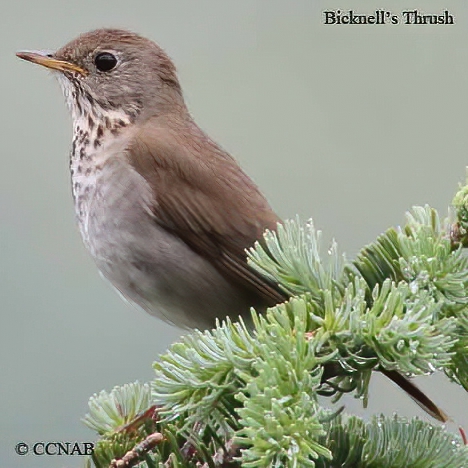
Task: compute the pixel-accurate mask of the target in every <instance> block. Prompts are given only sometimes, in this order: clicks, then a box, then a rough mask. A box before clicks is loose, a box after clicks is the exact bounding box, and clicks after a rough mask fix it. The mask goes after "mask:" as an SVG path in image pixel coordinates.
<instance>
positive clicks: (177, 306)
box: [17, 29, 287, 329]
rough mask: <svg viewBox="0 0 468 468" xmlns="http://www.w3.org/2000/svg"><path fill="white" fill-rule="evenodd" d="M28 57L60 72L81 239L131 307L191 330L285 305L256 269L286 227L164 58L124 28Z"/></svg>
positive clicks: (154, 46) (158, 49) (21, 54)
mask: <svg viewBox="0 0 468 468" xmlns="http://www.w3.org/2000/svg"><path fill="white" fill-rule="evenodd" d="M17 55H18V57H20V58H22V59H25V60H28V61H30V62H34V63H37V64H39V65H43V66H45V67H47V68H48V69H50V70H53V71H54V72H55V75H56V76H57V78H58V81H59V83H60V85H61V88H62V90H63V93H64V96H65V99H66V102H67V105H68V107H69V110H70V112H71V116H72V120H73V140H72V148H71V153H70V172H71V179H72V193H73V199H74V205H75V213H76V219H77V222H78V226H79V230H80V232H81V236H82V239H83V241H84V244H85V246H86V247H87V249H88V251H89V252H90V253H91V256H92V257H93V259H94V261H95V263H96V265H97V267H98V269H99V270H100V272H101V273H102V275H103V276H104V277H105V278H107V279H108V280H109V281H110V283H111V284H112V285H113V286H114V287H115V288H116V289H117V290H118V291H119V292H120V293H121V295H122V296H124V298H126V299H127V300H128V301H129V302H131V303H133V304H136V305H137V306H139V307H141V308H142V309H143V310H145V311H146V312H148V313H150V314H151V315H154V316H157V317H159V318H161V319H163V320H164V321H166V322H169V323H171V324H174V325H176V326H179V327H181V328H185V329H191V328H201V329H205V328H210V327H213V326H214V325H215V321H216V319H217V318H221V319H222V318H224V317H226V316H230V317H233V318H235V317H238V316H242V317H244V318H246V319H248V318H249V317H250V309H251V307H254V308H256V309H258V310H259V311H261V310H265V309H266V308H267V307H269V306H273V305H275V304H277V303H280V302H284V301H285V300H286V299H287V295H286V294H285V293H284V292H283V291H282V290H281V288H280V287H279V286H278V285H277V284H275V283H273V282H272V281H270V280H268V279H266V278H265V277H264V276H262V275H261V274H260V273H258V272H257V271H256V270H254V269H253V268H252V267H251V266H249V264H248V262H247V254H246V249H247V248H249V247H251V246H253V244H254V243H255V242H256V241H258V240H261V239H262V236H263V233H264V231H265V230H266V229H269V230H275V229H276V227H277V223H278V222H280V218H279V217H278V216H277V215H276V214H275V212H274V211H273V210H272V208H271V207H270V205H269V203H268V202H267V200H266V199H265V197H264V196H263V194H262V193H261V192H260V190H259V189H258V187H257V186H256V184H255V183H254V182H253V181H252V179H251V178H250V177H248V176H247V175H246V173H245V172H244V171H243V170H242V169H241V167H240V166H239V164H238V163H237V162H236V160H235V159H234V158H233V157H232V156H230V155H229V154H228V153H227V152H226V151H225V150H223V149H222V148H221V147H220V146H219V145H218V144H217V143H215V142H214V141H213V140H212V139H210V138H209V137H208V135H207V134H206V133H205V132H204V131H203V130H201V128H200V127H199V126H198V125H197V124H196V123H195V122H194V120H193V118H192V117H191V115H190V113H189V111H188V109H187V106H186V104H185V101H184V97H183V93H182V88H181V86H180V83H179V80H178V77H177V73H176V68H175V66H174V64H173V62H172V60H171V59H170V58H169V57H168V55H167V54H166V53H165V52H164V50H163V49H162V48H161V47H160V46H158V45H157V44H156V43H154V42H153V41H151V40H149V39H146V38H144V37H142V36H140V35H138V34H135V33H133V32H129V31H126V30H119V29H98V30H94V31H91V32H87V33H84V34H82V35H80V36H79V37H77V38H76V39H74V40H72V41H71V42H69V43H68V44H67V45H65V46H64V47H62V48H60V49H59V50H57V51H56V52H55V53H51V52H49V51H45V52H40V51H35V52H19V53H17Z"/></svg>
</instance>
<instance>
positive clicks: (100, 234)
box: [73, 152, 251, 328]
mask: <svg viewBox="0 0 468 468" xmlns="http://www.w3.org/2000/svg"><path fill="white" fill-rule="evenodd" d="M94 169H95V170H94V172H93V173H92V175H90V176H89V177H88V178H84V179H83V178H81V179H79V178H77V177H76V176H73V179H74V180H75V181H77V180H79V181H80V184H79V185H77V186H76V187H75V190H74V192H75V203H76V209H77V217H78V222H79V226H80V230H81V233H82V236H83V240H84V242H85V244H86V246H87V248H88V249H89V251H90V252H91V255H92V256H93V258H94V260H95V262H96V264H97V266H98V268H99V270H100V271H101V273H102V274H103V275H104V276H105V277H106V278H107V279H108V280H109V281H110V282H111V283H112V284H113V285H114V286H115V287H116V288H117V289H118V290H119V291H120V292H121V293H122V295H123V296H124V297H126V298H127V299H128V300H130V301H131V302H133V303H135V304H137V305H139V306H140V307H142V308H143V309H144V310H146V311H147V312H149V313H150V314H152V315H155V316H158V317H160V318H162V319H164V320H166V321H168V322H171V323H176V324H177V325H179V326H183V327H195V326H198V327H202V328H206V327H209V326H213V325H214V318H215V317H224V316H225V315H227V314H228V315H231V316H235V315H238V314H239V313H240V312H245V311H246V310H247V311H248V307H249V306H250V305H251V299H250V300H248V298H247V297H243V294H242V292H241V291H239V290H238V288H237V287H236V286H234V285H232V284H231V283H229V282H228V281H227V280H226V279H225V278H224V277H223V276H222V275H221V274H220V273H219V271H218V270H217V269H216V268H215V267H214V266H213V265H212V264H211V263H210V262H209V261H207V260H206V259H205V258H203V257H200V256H199V255H198V254H196V253H195V252H194V251H193V250H192V249H191V248H190V247H188V246H187V245H186V244H185V243H184V242H183V241H182V240H180V239H179V238H178V237H176V236H174V235H173V234H171V233H169V232H168V231H166V230H165V229H164V228H163V227H161V226H160V225H159V224H158V223H157V220H156V219H154V216H153V213H152V210H151V207H152V205H153V204H154V203H155V200H154V198H153V194H152V192H151V189H150V187H149V185H148V184H147V182H146V181H145V179H144V178H143V177H142V176H141V175H140V174H138V173H137V172H136V171H135V170H134V169H133V168H132V167H131V166H130V165H129V164H128V163H127V161H126V159H125V155H124V152H121V153H114V154H113V156H112V157H107V159H106V161H105V162H104V164H103V165H102V166H99V168H98V169H96V167H95V168H94Z"/></svg>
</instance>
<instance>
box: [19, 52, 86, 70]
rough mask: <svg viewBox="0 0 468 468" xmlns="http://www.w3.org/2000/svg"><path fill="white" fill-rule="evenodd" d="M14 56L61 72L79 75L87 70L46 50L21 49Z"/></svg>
mask: <svg viewBox="0 0 468 468" xmlns="http://www.w3.org/2000/svg"><path fill="white" fill-rule="evenodd" d="M16 56H17V57H19V58H20V59H23V60H27V61H28V62H33V63H37V64H39V65H42V66H44V67H47V68H50V69H52V70H59V71H62V72H66V71H68V72H75V73H79V74H80V75H83V76H86V75H87V74H88V72H87V71H86V70H85V69H84V68H81V67H79V66H78V65H75V64H74V63H71V62H67V61H65V60H58V59H56V58H54V56H53V54H52V53H50V52H46V51H34V52H32V51H27V50H25V51H21V52H17V53H16Z"/></svg>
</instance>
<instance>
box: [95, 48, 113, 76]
mask: <svg viewBox="0 0 468 468" xmlns="http://www.w3.org/2000/svg"><path fill="white" fill-rule="evenodd" d="M94 65H96V68H97V69H98V70H99V71H102V72H108V71H111V70H112V69H113V68H114V67H115V66H116V65H117V58H116V57H115V55H112V54H111V53H109V52H101V53H100V54H97V55H96V57H94Z"/></svg>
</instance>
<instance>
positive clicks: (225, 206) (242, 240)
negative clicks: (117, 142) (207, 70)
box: [128, 116, 287, 305]
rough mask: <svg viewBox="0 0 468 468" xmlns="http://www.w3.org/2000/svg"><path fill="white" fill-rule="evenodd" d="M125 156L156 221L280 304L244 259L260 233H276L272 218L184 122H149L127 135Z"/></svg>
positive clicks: (234, 170)
mask: <svg viewBox="0 0 468 468" xmlns="http://www.w3.org/2000/svg"><path fill="white" fill-rule="evenodd" d="M128 157H129V160H130V162H131V164H132V166H133V167H134V168H135V170H136V171H137V172H139V173H140V174H141V175H143V176H144V177H145V179H146V180H148V182H149V183H150V185H151V187H152V189H153V194H154V201H153V205H152V206H151V207H150V209H151V211H152V212H153V213H154V216H155V220H156V222H158V223H159V224H160V225H161V226H163V227H164V228H165V229H167V230H168V231H171V232H173V233H174V234H175V235H177V236H178V237H180V238H181V239H182V240H183V241H184V242H185V243H186V244H187V245H189V246H190V247H191V248H192V249H193V250H194V251H196V252H197V253H198V254H200V255H202V256H203V257H205V258H207V259H208V260H209V261H210V262H212V263H213V265H215V267H216V268H217V269H218V270H219V271H220V273H221V274H223V275H224V276H227V277H229V278H230V279H231V280H234V281H236V282H238V283H240V284H242V285H244V286H246V287H247V288H249V289H251V290H255V291H257V292H258V294H259V295H260V296H262V297H263V298H264V300H265V302H266V303H267V304H269V305H273V304H276V303H279V302H283V301H284V300H285V298H286V297H287V296H286V295H285V294H284V293H283V292H281V291H280V290H279V288H278V287H277V286H276V285H274V284H272V283H271V282H269V281H268V280H266V279H265V278H264V277H262V276H261V275H260V274H259V273H257V272H256V271H255V270H253V269H251V268H250V267H249V266H248V264H247V261H246V253H245V249H246V248H247V247H250V246H252V245H253V243H254V242H255V241H256V240H258V239H261V238H262V234H263V232H264V230H265V229H267V228H268V229H276V223H277V222H278V221H279V218H278V217H277V216H276V214H275V213H274V212H273V211H272V210H271V208H270V206H269V205H268V203H267V201H266V200H265V198H264V197H263V196H262V194H261V193H260V192H259V190H258V189H257V187H256V186H255V184H254V183H253V182H252V180H251V179H250V178H249V177H248V176H247V175H245V173H244V172H243V171H242V170H241V169H240V167H239V166H238V165H237V163H236V162H235V161H234V160H233V159H232V158H231V157H230V156H229V155H228V154H226V153H225V152H224V151H222V150H221V149H220V148H219V147H218V146H217V145H216V144H215V143H213V142H212V141H211V140H210V139H209V138H208V137H207V136H206V135H205V134H204V133H203V132H202V131H201V130H200V129H199V128H198V127H197V126H196V125H195V124H194V123H193V121H191V119H190V118H189V117H187V118H185V119H180V118H178V119H171V118H170V117H167V116H166V117H164V118H158V119H156V118H154V119H151V120H150V121H148V122H147V124H146V125H145V126H144V127H143V128H141V129H140V131H139V132H138V134H136V135H135V137H134V139H133V141H132V144H131V145H130V146H129V147H128Z"/></svg>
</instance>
